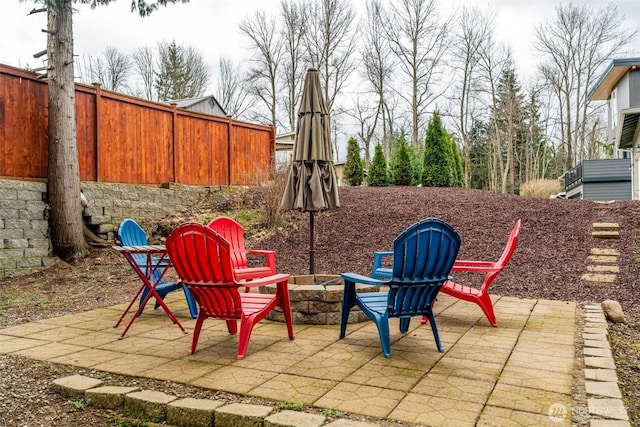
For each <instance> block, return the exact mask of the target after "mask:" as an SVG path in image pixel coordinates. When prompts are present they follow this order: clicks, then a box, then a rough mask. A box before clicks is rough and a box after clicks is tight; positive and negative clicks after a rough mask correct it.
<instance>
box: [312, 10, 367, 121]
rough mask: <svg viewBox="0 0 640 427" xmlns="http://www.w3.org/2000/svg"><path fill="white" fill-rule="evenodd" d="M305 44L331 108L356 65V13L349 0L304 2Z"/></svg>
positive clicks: (330, 108)
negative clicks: (305, 20)
mask: <svg viewBox="0 0 640 427" xmlns="http://www.w3.org/2000/svg"><path fill="white" fill-rule="evenodd" d="M303 13H304V15H305V16H306V18H307V24H308V25H307V27H306V28H307V30H306V31H305V33H304V44H305V47H306V50H307V55H308V57H309V63H310V65H311V66H312V67H315V68H317V69H318V71H319V73H320V79H321V80H322V88H323V90H324V96H325V99H326V101H327V107H328V108H329V111H332V108H333V105H334V103H335V100H336V96H337V95H338V93H340V91H341V90H342V89H343V88H344V86H345V84H346V83H347V79H348V78H349V76H350V75H351V73H352V72H353V71H354V69H355V60H354V59H353V53H354V52H355V46H356V41H357V37H356V34H355V32H354V28H353V25H352V23H353V22H354V21H355V14H354V12H353V8H352V7H351V3H350V2H349V1H348V0H314V1H313V2H310V3H309V4H307V5H305V7H304V9H303Z"/></svg>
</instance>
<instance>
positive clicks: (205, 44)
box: [0, 0, 640, 79]
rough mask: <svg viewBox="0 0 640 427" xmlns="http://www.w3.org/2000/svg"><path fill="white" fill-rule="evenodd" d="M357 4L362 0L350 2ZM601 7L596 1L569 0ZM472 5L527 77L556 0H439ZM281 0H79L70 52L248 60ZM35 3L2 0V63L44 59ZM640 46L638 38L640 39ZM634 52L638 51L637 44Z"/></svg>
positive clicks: (635, 11)
mask: <svg viewBox="0 0 640 427" xmlns="http://www.w3.org/2000/svg"><path fill="white" fill-rule="evenodd" d="M352 1H353V4H354V5H355V6H357V7H360V5H362V4H364V0H352ZM383 1H384V0H383ZM573 1H574V3H586V4H589V5H590V6H591V7H593V8H594V9H597V8H599V7H600V6H602V5H603V4H605V2H604V1H601V0H573ZM462 2H464V3H467V4H470V3H476V4H478V5H479V6H480V7H488V6H490V7H492V8H494V9H495V10H496V11H497V14H498V16H497V33H498V34H497V36H498V38H499V39H501V40H502V41H505V42H508V43H509V44H510V45H511V47H512V49H513V53H514V57H515V60H516V67H517V69H518V71H519V74H520V76H521V78H523V79H526V78H527V77H528V76H529V75H530V74H531V70H532V69H533V68H535V64H536V63H537V58H536V57H535V52H534V50H533V49H532V47H531V37H532V34H533V30H534V27H535V26H536V25H539V24H540V23H541V22H543V21H544V20H545V19H546V18H550V17H552V16H553V15H554V14H555V10H554V9H555V7H556V6H557V5H558V4H559V2H558V1H554V0H490V1H487V0H484V1H483V0H455V1H451V0H441V2H440V4H441V6H442V8H443V9H442V10H443V13H444V12H446V8H448V7H451V5H452V4H454V3H456V4H460V3H462ZM279 3H280V0H231V1H230V0H191V2H190V3H188V4H176V5H170V6H168V7H166V8H160V9H159V10H158V11H156V12H154V13H153V14H152V15H151V16H149V17H147V18H140V17H139V16H138V15H137V14H136V13H132V12H131V11H130V5H131V1H130V0H118V1H116V2H114V3H112V4H110V5H108V6H102V7H98V8H96V9H94V10H91V9H90V8H89V7H87V6H85V5H77V10H78V13H77V14H75V15H74V35H75V52H76V54H78V55H80V56H82V55H89V54H90V55H93V56H96V55H100V54H101V52H102V51H103V49H104V48H105V47H106V46H108V45H109V46H113V47H115V48H117V49H119V50H121V51H123V52H127V53H128V52H130V51H131V50H133V49H135V48H138V47H142V46H153V47H155V46H156V43H157V42H158V41H161V40H173V39H175V40H176V41H177V42H178V44H181V45H185V46H194V47H196V48H198V49H199V50H200V52H201V53H202V54H203V56H204V58H205V60H206V61H207V63H209V65H210V66H211V67H212V70H214V69H215V68H214V67H215V66H216V64H217V61H218V59H219V58H220V57H221V56H222V55H226V56H231V57H232V58H234V59H236V60H240V59H241V58H247V56H248V52H247V51H246V39H245V38H244V37H243V36H241V35H240V33H239V30H238V24H239V23H240V21H241V20H242V19H243V18H245V17H246V16H248V14H250V13H252V12H254V11H257V10H264V11H266V12H268V13H275V12H276V11H277V10H278V7H279ZM614 3H616V4H617V5H618V7H619V10H620V12H621V13H622V14H624V15H625V17H626V23H627V24H628V25H629V26H630V27H634V28H638V27H640V6H638V0H618V1H615V2H614ZM33 7H34V3H33V2H32V1H26V2H23V3H21V2H20V1H19V0H0V63H3V64H7V65H13V66H20V67H26V66H27V65H28V66H30V67H31V68H36V67H40V66H42V65H43V63H42V60H41V59H34V58H33V56H32V55H33V54H34V53H36V52H39V51H41V50H43V49H45V47H46V35H45V34H44V33H43V32H42V31H41V29H42V28H45V27H46V16H45V15H46V14H44V13H39V14H34V15H31V16H27V15H28V13H29V11H30V10H31V9H33ZM639 44H640V41H639ZM634 56H640V46H639V47H638V48H637V51H636V52H635V55H634Z"/></svg>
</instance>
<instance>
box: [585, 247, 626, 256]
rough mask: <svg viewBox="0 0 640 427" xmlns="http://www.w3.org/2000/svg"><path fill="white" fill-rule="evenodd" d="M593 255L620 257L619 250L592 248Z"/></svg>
mask: <svg viewBox="0 0 640 427" xmlns="http://www.w3.org/2000/svg"><path fill="white" fill-rule="evenodd" d="M591 255H608V256H620V251H619V250H617V249H602V248H591Z"/></svg>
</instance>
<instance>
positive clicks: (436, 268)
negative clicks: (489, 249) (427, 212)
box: [387, 218, 461, 317]
mask: <svg viewBox="0 0 640 427" xmlns="http://www.w3.org/2000/svg"><path fill="white" fill-rule="evenodd" d="M460 244H461V239H460V236H459V235H458V233H457V232H456V231H455V230H454V229H453V227H451V226H450V225H449V224H448V223H446V222H444V221H442V220H440V219H438V218H427V219H424V220H422V221H420V222H417V223H415V224H413V225H412V226H410V227H409V228H407V229H406V230H404V231H403V232H402V233H400V234H399V235H398V236H397V237H396V238H395V239H394V241H393V249H394V250H393V277H392V279H391V281H390V282H389V297H388V301H387V304H388V310H389V316H390V317H408V316H416V315H421V314H424V313H426V312H427V311H428V310H430V309H431V304H432V303H433V299H434V298H435V296H436V295H437V294H438V291H439V290H440V287H441V286H442V284H443V283H444V282H445V281H446V280H447V279H448V278H449V273H450V272H451V267H452V266H453V263H454V261H455V259H456V257H457V255H458V250H459V249H460Z"/></svg>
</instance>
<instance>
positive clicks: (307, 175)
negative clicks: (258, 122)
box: [282, 68, 340, 274]
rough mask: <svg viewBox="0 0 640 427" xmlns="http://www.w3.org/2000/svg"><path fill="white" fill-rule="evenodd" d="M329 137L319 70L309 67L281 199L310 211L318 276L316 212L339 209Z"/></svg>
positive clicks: (288, 205)
mask: <svg viewBox="0 0 640 427" xmlns="http://www.w3.org/2000/svg"><path fill="white" fill-rule="evenodd" d="M330 135H331V133H330V130H329V109H328V108H327V103H326V101H325V99H324V97H323V96H322V89H321V87H320V77H319V76H318V70H316V69H314V68H310V69H309V70H307V76H306V78H305V81H304V87H303V89H302V100H301V102H300V109H299V110H298V124H297V125H296V138H295V141H294V143H293V156H292V158H291V169H290V171H289V177H288V178H287V184H286V187H285V190H284V196H283V197H282V207H283V208H284V209H289V210H292V209H296V210H299V211H302V212H309V273H310V274H315V236H314V230H313V226H314V224H313V222H314V216H315V214H316V212H319V211H323V210H325V209H334V208H338V207H340V200H339V197H338V187H337V185H338V184H337V180H336V175H335V172H334V170H333V164H332V162H331V160H332V155H331V140H330Z"/></svg>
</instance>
